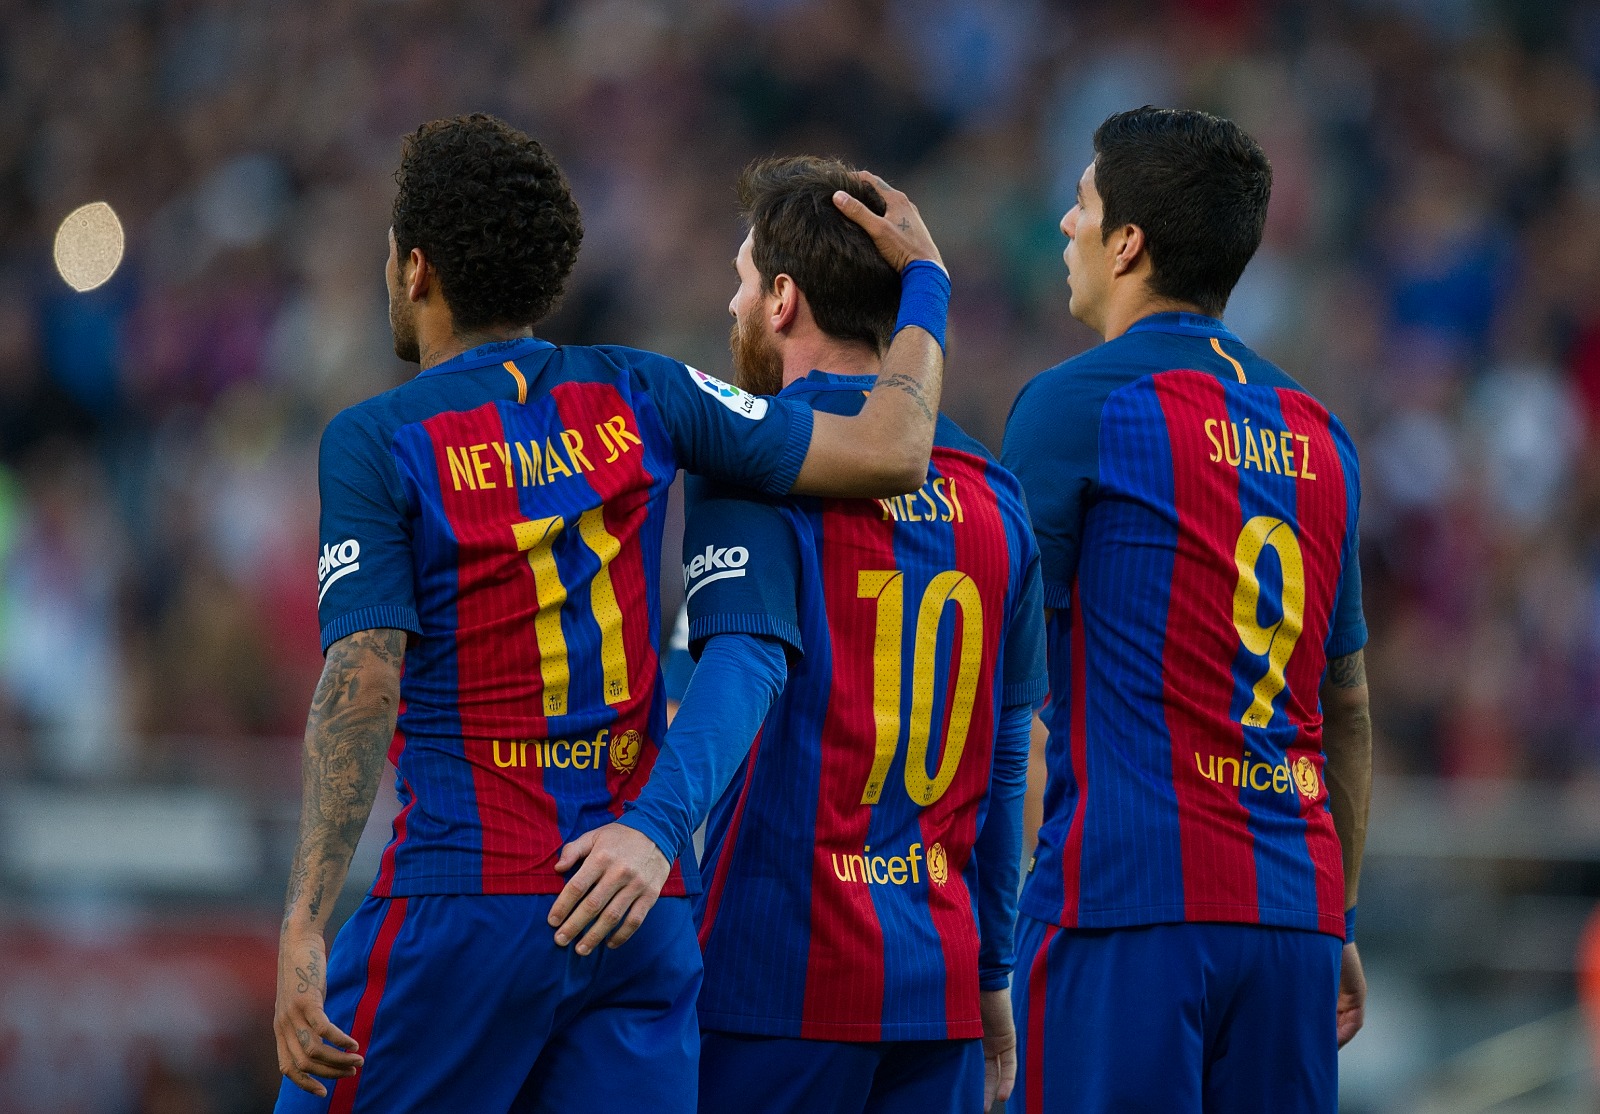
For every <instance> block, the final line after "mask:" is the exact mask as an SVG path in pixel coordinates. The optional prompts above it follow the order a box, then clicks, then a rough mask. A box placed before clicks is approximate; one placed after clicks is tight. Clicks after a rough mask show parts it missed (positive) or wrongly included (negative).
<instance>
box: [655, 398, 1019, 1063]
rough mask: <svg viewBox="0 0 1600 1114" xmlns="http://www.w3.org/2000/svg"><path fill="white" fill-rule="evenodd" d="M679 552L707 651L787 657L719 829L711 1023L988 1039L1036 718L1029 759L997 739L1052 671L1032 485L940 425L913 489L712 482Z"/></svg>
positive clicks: (703, 914) (709, 914) (712, 878)
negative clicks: (986, 1008)
mask: <svg viewBox="0 0 1600 1114" xmlns="http://www.w3.org/2000/svg"><path fill="white" fill-rule="evenodd" d="M871 384H872V379H871V377H862V376H839V375H828V374H824V373H822V372H813V373H812V374H811V375H810V376H809V377H808V378H806V379H803V380H799V381H796V382H795V383H791V384H790V385H789V386H788V387H787V388H785V390H784V391H783V393H782V395H780V396H779V397H780V398H785V399H788V398H793V399H802V400H806V401H808V402H810V403H811V405H813V406H815V407H816V408H818V409H824V410H829V411H834V412H839V413H853V412H855V411H856V410H858V409H859V408H860V406H861V403H862V400H863V397H864V395H865V391H866V389H867V388H869V387H870V386H871ZM705 486H706V487H707V488H711V487H712V485H705ZM684 557H685V568H684V579H685V589H686V593H687V596H688V607H689V619H690V622H689V641H690V645H691V648H693V649H695V650H698V648H699V647H700V646H702V645H704V643H705V641H706V640H707V639H709V638H712V637H715V636H716V635H719V634H724V633H741V634H758V635H765V636H767V637H771V638H776V639H779V640H781V641H783V642H784V643H786V644H787V646H788V647H789V648H790V657H791V664H790V668H789V678H788V682H787V684H786V686H785V688H784V690H783V692H782V693H781V695H780V696H779V697H778V700H777V702H776V703H775V704H774V705H773V707H772V709H771V711H770V713H769V714H768V716H767V718H766V721H765V723H764V724H763V726H762V729H761V732H760V734H759V735H758V736H757V738H756V741H755V744H754V746H753V748H752V749H751V751H750V753H749V755H748V757H747V758H746V759H745V762H744V764H743V765H742V766H741V768H740V770H739V772H738V773H737V775H736V776H735V777H734V780H733V782H732V783H731V785H730V786H729V788H728V790H727V791H726V793H725V794H724V795H723V796H722V798H721V799H720V800H719V801H718V803H717V805H716V807H715V808H714V809H713V811H712V814H711V817H710V821H709V823H708V827H707V837H706V850H705V855H704V858H703V860H702V871H703V872H704V874H705V876H706V878H707V883H706V890H705V893H704V894H703V895H702V897H701V899H700V902H699V912H700V939H701V944H702V946H703V948H704V951H705V963H706V978H705V983H704V985H703V987H702V989H701V992H700V1020H701V1025H702V1026H703V1027H705V1028H710V1029H718V1030H726V1031H733V1032H746V1033H759V1034H768V1035H776V1036H789V1037H802V1038H816V1039H825V1040H852V1041H879V1040H929V1039H947V1038H964V1037H975V1036H979V1035H981V1033H982V1025H981V1022H980V1020H979V1012H978V991H979V986H980V979H981V978H983V977H984V975H983V974H981V973H980V971H983V972H987V973H989V974H998V982H997V985H1002V986H1003V985H1005V977H1006V974H1007V972H1008V971H1009V967H1010V957H1011V946H1012V940H1011V933H1012V921H1013V920H1014V917H1015V906H1014V901H1015V894H1016V884H1017V878H1018V875H1019V873H1020V863H1019V861H1018V860H1019V858H1020V808H1021V792H1020V787H1021V782H1022V777H1023V773H1024V771H1025V769H1026V762H1027V759H1026V753H1027V737H1026V736H1027V732H1026V730H1025V729H1024V730H1023V731H1022V732H1021V733H1020V735H1018V734H1016V733H1013V734H1012V737H1011V739H1010V740H1009V741H1008V742H1007V745H1008V746H1010V747H1011V748H1012V749H1013V751H1014V752H1015V753H1011V754H1000V753H997V745H996V739H997V733H999V734H1000V735H1001V737H1002V738H1003V737H1004V733H1003V732H1000V725H1001V721H1002V717H1003V715H1004V713H1005V712H1006V711H1008V710H1015V709H1017V708H1018V707H1019V706H1020V709H1021V711H1022V715H1023V717H1024V720H1025V721H1026V720H1028V719H1030V718H1031V717H1030V715H1029V709H1031V707H1032V705H1033V704H1034V703H1035V702H1037V701H1038V700H1039V699H1041V698H1042V697H1043V695H1044V692H1045V688H1046V685H1047V683H1048V681H1047V676H1046V673H1045V658H1044V629H1043V628H1044V624H1043V602H1042V592H1041V588H1040V582H1039V579H1038V568H1037V563H1038V553H1037V548H1036V546H1035V545H1034V541H1033V536H1032V533H1031V531H1030V530H1029V527H1028V518H1027V512H1026V509H1025V507H1024V505H1023V501H1022V492H1021V488H1020V486H1019V485H1018V484H1017V482H1016V480H1015V479H1014V478H1013V477H1012V476H1011V475H1010V474H1009V473H1007V472H1006V471H1005V470H1004V469H1003V468H1001V467H1000V466H999V464H998V463H996V462H995V461H994V459H993V458H992V457H991V456H990V455H989V454H988V453H987V452H986V451H985V450H984V449H983V448H982V446H980V445H978V444H977V443H976V442H975V441H973V440H971V439H970V438H968V437H967V436H966V435H965V434H963V433H962V432H961V431H960V430H959V429H957V428H956V427H955V425H954V424H953V423H951V422H950V421H949V420H948V419H946V418H940V420H939V425H938V428H937V431H936V436H935V440H934V449H933V459H932V464H931V466H930V469H929V473H928V479H927V482H926V483H924V484H923V486H922V487H921V489H920V490H919V491H917V492H915V493H913V494H910V495H905V496H901V497H899V498H895V499H888V500H861V499H857V500H831V499H815V498H799V497H791V498H787V499H766V500H763V499H760V498H757V497H754V496H737V495H736V494H735V493H731V492H729V491H728V490H727V489H725V488H718V489H714V490H709V491H704V492H701V493H697V494H696V495H695V496H694V498H693V499H692V500H691V507H690V512H689V516H688V523H687V529H686V538H685V543H684ZM1007 764H1008V765H1009V768H1010V775H1008V776H1011V777H1012V779H1013V782H1014V784H1015V785H1016V787H1017V791H1016V793H1014V794H1013V795H1012V796H1011V797H1010V799H1009V802H1008V804H1007V805H1006V806H1005V807H1006V808H1007V809H1009V810H1010V812H1011V813H1012V815H1010V816H999V813H1000V811H1001V810H1000V809H998V808H997V809H995V810H993V812H991V810H990V809H989V807H988V806H989V802H990V792H989V790H990V781H991V773H992V772H993V773H995V774H996V776H997V778H998V777H999V776H1000V774H999V773H998V771H999V770H1000V769H1001V767H1002V766H1003V765H1007ZM991 817H996V818H997V819H996V820H995V823H993V824H991V823H989V821H990V819H991ZM1008 824H1009V829H1008V828H1007V825H1008ZM1006 830H1009V832H1010V838H1009V845H1008V846H1005V844H1006V837H1005V836H1004V835H1003V832H1004V831H1006ZM996 833H1002V834H1000V835H999V836H998V837H997V838H996V839H995V840H992V841H991V842H993V843H994V845H995V849H994V850H993V852H992V854H993V856H994V858H993V861H989V860H986V859H984V847H985V837H986V836H992V835H995V834H996ZM1007 859H1009V862H1007V861H1006V860H1007ZM980 860H984V862H987V864H988V865H987V866H985V865H984V862H980ZM985 871H987V873H985ZM986 880H987V881H988V882H990V883H993V884H994V890H993V891H985V888H984V883H985V881H986ZM980 899H983V900H980ZM980 929H981V931H980ZM992 984H993V983H985V985H992Z"/></svg>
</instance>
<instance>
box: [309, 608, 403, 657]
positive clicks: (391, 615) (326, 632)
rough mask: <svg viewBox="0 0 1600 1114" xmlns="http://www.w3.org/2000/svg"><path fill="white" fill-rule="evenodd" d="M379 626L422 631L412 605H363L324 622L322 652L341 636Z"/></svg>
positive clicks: (347, 636) (344, 636)
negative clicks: (358, 608)
mask: <svg viewBox="0 0 1600 1114" xmlns="http://www.w3.org/2000/svg"><path fill="white" fill-rule="evenodd" d="M380 627H388V628H390V629H393V630H403V631H409V632H410V633H411V634H418V635H420V634H421V633H422V622H421V620H419V619H418V618H417V610H416V608H414V607H396V606H394V605H393V604H384V605H382V606H379V607H363V608H361V609H360V610H359V611H350V612H347V613H346V614H344V615H341V616H339V617H338V618H337V619H334V620H331V621H330V622H328V623H326V624H324V626H323V628H322V652H323V653H324V654H326V653H327V652H328V647H329V646H332V645H333V644H334V643H335V642H337V641H339V639H341V638H349V637H350V636H351V635H352V634H355V633H356V632H357V631H364V630H377V629H379V628H380Z"/></svg>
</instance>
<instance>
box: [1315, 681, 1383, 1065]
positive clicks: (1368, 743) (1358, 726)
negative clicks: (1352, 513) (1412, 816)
mask: <svg viewBox="0 0 1600 1114" xmlns="http://www.w3.org/2000/svg"><path fill="white" fill-rule="evenodd" d="M1322 714H1323V722H1322V749H1323V752H1324V753H1325V754H1327V756H1328V766H1327V777H1328V807H1329V809H1330V810H1331V811H1332V812H1333V827H1334V830H1335V831H1336V832H1338V833H1339V844H1340V846H1341V847H1342V848H1343V850H1344V906H1345V908H1346V909H1349V908H1351V907H1352V906H1354V905H1355V903H1356V894H1357V892H1358V891H1359V890H1360V888H1361V854H1362V851H1363V850H1364V849H1365V847H1366V843H1367V809H1368V806H1369V805H1370V804H1371V801H1372V713H1371V711H1370V709H1369V708H1368V706H1367V667H1366V662H1365V661H1364V659H1363V658H1362V655H1361V651H1360V650H1357V651H1356V652H1355V653H1353V654H1346V655H1345V656H1344V657H1342V658H1334V659H1333V660H1332V661H1330V662H1329V663H1328V672H1327V675H1326V676H1325V677H1324V678H1323V681H1322ZM1366 1003H1367V980H1366V975H1365V974H1364V973H1363V972H1362V969H1361V957H1360V956H1359V955H1358V954H1357V952H1356V946H1355V944H1354V943H1349V944H1346V945H1345V949H1344V958H1343V962H1342V965H1341V971H1340V982H1339V1006H1338V1030H1339V1044H1340V1045H1341V1046H1343V1045H1344V1044H1345V1043H1346V1042H1347V1041H1348V1040H1349V1039H1350V1038H1351V1037H1353V1036H1355V1035H1356V1033H1357V1032H1358V1031H1359V1030H1360V1029H1361V1025H1362V1022H1363V1021H1364V1019H1365V1017H1366Z"/></svg>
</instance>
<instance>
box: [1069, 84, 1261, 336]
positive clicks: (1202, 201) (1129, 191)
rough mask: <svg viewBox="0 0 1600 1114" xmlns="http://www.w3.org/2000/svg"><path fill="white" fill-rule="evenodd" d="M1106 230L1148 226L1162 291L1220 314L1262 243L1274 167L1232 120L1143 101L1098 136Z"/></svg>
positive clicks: (1154, 275) (1154, 279)
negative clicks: (1125, 226) (1129, 226)
mask: <svg viewBox="0 0 1600 1114" xmlns="http://www.w3.org/2000/svg"><path fill="white" fill-rule="evenodd" d="M1094 152H1095V155H1094V181H1095V188H1096V189H1097V190H1099V192H1100V198H1101V200H1102V202H1104V204H1105V217H1104V219H1103V220H1102V221H1101V225H1100V228H1101V233H1102V235H1104V236H1109V235H1110V234H1111V233H1112V231H1113V230H1115V229H1118V228H1121V227H1122V226H1123V225H1128V224H1136V225H1138V226H1139V227H1140V228H1141V229H1142V230H1143V231H1144V237H1145V243H1146V245H1147V247H1148V250H1149V252H1150V266H1151V278H1150V288H1151V291H1152V292H1153V293H1155V294H1159V295H1161V296H1162V297H1166V298H1171V299H1173V300H1174V301H1179V302H1188V303H1191V304H1193V305H1196V306H1198V307H1200V309H1201V310H1202V311H1203V312H1205V313H1207V314H1210V315H1211V316H1212V317H1220V316H1221V315H1222V311H1223V308H1224V307H1225V306H1226V305H1227V304H1228V295H1229V294H1231V293H1233V288H1234V285H1235V284H1236V283H1238V281H1239V276H1240V275H1242V274H1243V273H1244V268H1245V265H1246V264H1247V263H1249V262H1250V257H1251V256H1253V255H1255V253H1256V249H1257V248H1258V247H1260V246H1261V234H1262V231H1263V230H1264V229H1265V228H1266V223H1267V199H1268V198H1269V197H1270V196H1271V195H1272V164H1271V163H1269V162H1268V161H1267V156H1266V154H1265V153H1263V152H1262V150H1261V147H1260V145H1259V144H1257V143H1256V141H1255V140H1253V139H1251V138H1250V137H1249V136H1248V135H1246V134H1245V133H1244V131H1243V130H1241V129H1240V127H1239V125H1237V124H1235V123H1234V122H1233V121H1232V120H1224V119H1221V118H1220V117H1217V116H1212V115H1211V114H1210V113H1207V112H1198V111H1195V110H1193V109H1179V108H1154V107H1152V106H1150V105H1145V106H1144V107H1143V108H1136V109H1133V110H1131V111H1129V112H1118V113H1116V114H1115V115H1113V116H1110V117H1108V118H1107V119H1106V121H1105V123H1103V124H1101V125H1100V126H1099V127H1098V128H1096V129H1095V133H1094Z"/></svg>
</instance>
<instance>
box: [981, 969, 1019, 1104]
mask: <svg viewBox="0 0 1600 1114" xmlns="http://www.w3.org/2000/svg"><path fill="white" fill-rule="evenodd" d="M978 1013H979V1015H980V1016H981V1017H982V1018H983V1108H984V1109H985V1110H988V1109H989V1108H990V1107H992V1106H994V1105H996V1104H1003V1103H1004V1102H1005V1101H1006V1099H1008V1098H1010V1097H1011V1088H1012V1086H1013V1085H1015V1083H1016V1081H1017V1028H1016V1024H1015V1022H1013V1021H1012V1020H1011V991H1010V990H1009V989H1007V988H1005V987H1002V988H1000V989H999V990H985V991H983V992H981V993H980V994H979V995H978Z"/></svg>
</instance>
